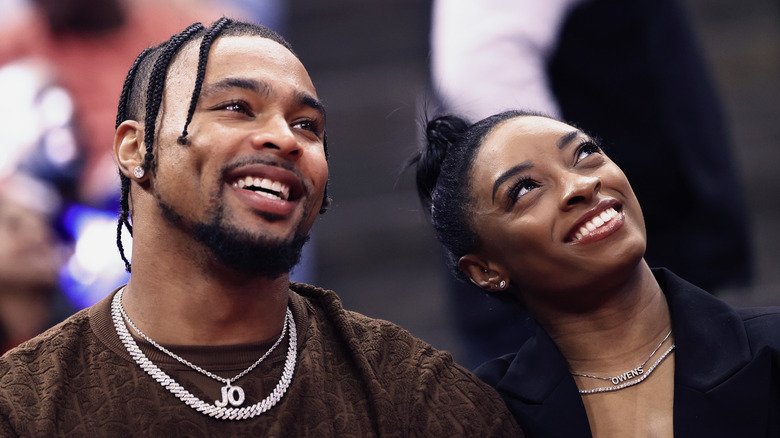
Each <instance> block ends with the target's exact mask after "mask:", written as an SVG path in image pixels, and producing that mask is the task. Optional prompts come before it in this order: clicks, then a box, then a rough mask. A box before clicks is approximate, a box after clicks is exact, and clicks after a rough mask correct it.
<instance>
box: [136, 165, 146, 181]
mask: <svg viewBox="0 0 780 438" xmlns="http://www.w3.org/2000/svg"><path fill="white" fill-rule="evenodd" d="M145 174H146V171H145V170H144V168H143V167H141V166H135V169H133V176H135V177H136V178H138V179H141V178H143V177H144V175H145Z"/></svg>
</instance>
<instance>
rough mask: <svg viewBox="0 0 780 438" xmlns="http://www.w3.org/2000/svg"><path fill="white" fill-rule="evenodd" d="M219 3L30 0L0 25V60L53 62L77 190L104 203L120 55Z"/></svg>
mask: <svg viewBox="0 0 780 438" xmlns="http://www.w3.org/2000/svg"><path fill="white" fill-rule="evenodd" d="M226 9H227V7H226V6H220V7H219V8H217V7H216V6H214V5H213V4H212V3H208V4H206V3H201V2H182V1H175V0H154V1H152V0H30V1H29V7H28V8H27V9H24V10H22V11H21V12H19V13H17V18H16V19H15V20H14V22H13V23H6V24H5V27H4V29H3V30H2V31H0V65H2V64H5V63H8V62H10V61H13V60H18V59H21V58H38V59H40V60H42V61H45V62H47V63H49V64H51V66H52V67H53V70H54V72H55V74H56V77H57V81H58V82H59V83H60V84H61V85H62V86H63V87H64V88H65V89H66V90H68V92H69V93H71V95H72V96H73V101H74V105H75V113H76V119H77V132H78V144H79V147H80V148H81V149H82V150H83V157H84V164H83V170H82V174H81V175H80V177H79V182H78V193H77V194H78V197H79V199H80V200H81V201H82V202H84V203H85V204H88V205H91V206H96V207H104V206H107V205H110V206H111V208H114V206H115V205H116V203H117V200H118V192H117V190H116V187H117V185H118V177H117V175H116V167H115V165H114V162H113V159H112V157H111V143H112V141H113V137H114V131H113V129H111V127H112V126H113V125H112V122H113V119H114V117H115V115H116V108H115V104H116V99H117V98H118V96H119V93H120V92H121V91H122V88H121V86H122V80H124V76H125V72H126V71H127V68H128V67H129V65H128V62H129V61H128V60H132V59H133V57H134V56H135V55H136V54H137V53H138V52H139V51H141V50H142V49H143V48H145V47H147V46H148V45H149V44H150V43H151V42H152V41H159V40H161V39H164V38H167V37H168V35H170V34H171V33H174V32H176V31H178V30H179V29H181V28H182V27H184V26H186V25H187V24H189V23H191V22H193V21H198V20H204V21H212V20H213V19H215V18H216V17H219V16H221V15H222V12H224V10H226Z"/></svg>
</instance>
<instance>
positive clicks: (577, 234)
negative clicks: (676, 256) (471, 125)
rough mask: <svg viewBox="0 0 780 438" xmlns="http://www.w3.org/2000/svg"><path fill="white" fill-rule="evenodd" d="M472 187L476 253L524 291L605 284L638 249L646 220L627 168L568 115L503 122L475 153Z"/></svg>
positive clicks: (547, 293)
mask: <svg viewBox="0 0 780 438" xmlns="http://www.w3.org/2000/svg"><path fill="white" fill-rule="evenodd" d="M471 195H472V198H473V199H475V202H474V204H475V205H474V208H473V210H472V216H471V223H472V226H473V227H474V230H476V232H477V234H478V235H479V237H480V242H481V246H480V249H479V251H478V253H477V256H478V257H480V258H481V259H482V260H485V261H487V262H488V263H489V266H488V267H489V268H491V269H496V270H498V271H499V272H500V273H501V274H502V275H503V276H505V277H504V278H506V279H508V280H510V282H511V284H512V285H514V286H516V287H517V289H518V290H519V291H521V293H522V294H523V296H524V298H525V299H528V298H529V297H528V295H529V294H530V295H531V297H530V298H533V296H537V297H538V298H539V299H555V298H556V297H558V298H564V299H569V298H571V297H572V296H573V295H572V293H577V292H578V291H581V292H587V291H590V290H593V289H594V288H595V289H599V288H603V287H611V286H613V285H614V284H617V283H615V281H619V279H620V278H623V277H622V275H620V274H621V273H623V274H626V273H629V272H632V271H633V270H634V268H635V267H636V265H637V264H638V263H639V261H640V260H641V259H642V257H643V255H644V252H645V237H646V236H645V227H644V219H643V218H642V212H641V210H640V207H639V203H638V202H637V199H636V196H635V195H634V192H633V190H632V189H631V186H630V185H629V183H628V180H627V179H626V176H625V175H624V174H623V172H622V171H621V170H620V168H619V167H618V166H617V165H616V164H615V163H613V162H612V161H611V160H610V159H609V158H608V157H607V156H606V155H604V153H603V152H602V151H601V149H600V148H599V147H598V146H597V145H596V143H595V142H594V141H593V139H591V138H590V137H588V136H587V135H586V134H584V133H582V132H580V131H578V130H577V129H576V128H573V127H571V126H569V125H567V124H565V123H562V122H558V121H556V120H552V119H548V118H544V117H536V116H522V117H518V118H514V119H510V120H507V121H505V122H503V123H501V124H499V125H498V126H497V127H496V128H494V130H493V131H492V132H491V133H490V134H488V136H486V138H485V140H484V142H483V144H482V147H481V148H480V150H479V151H478V153H477V156H476V158H475V161H474V165H473V168H472V174H471ZM545 297H546V298H545Z"/></svg>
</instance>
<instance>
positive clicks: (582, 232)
mask: <svg viewBox="0 0 780 438" xmlns="http://www.w3.org/2000/svg"><path fill="white" fill-rule="evenodd" d="M617 215H618V212H617V210H615V209H614V208H612V207H610V208H608V209H606V210H604V211H602V212H601V214H600V215H598V216H595V217H594V218H593V219H591V220H589V221H588V222H587V223H585V225H583V226H581V227H580V229H579V231H577V232H576V233H574V237H575V240H580V239H582V238H583V237H585V236H587V235H588V234H590V233H591V232H593V231H595V230H596V229H597V228H599V227H600V226H602V225H604V224H605V223H607V222H609V221H610V220H612V219H613V218H615V217H617Z"/></svg>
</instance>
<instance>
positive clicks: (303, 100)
mask: <svg viewBox="0 0 780 438" xmlns="http://www.w3.org/2000/svg"><path fill="white" fill-rule="evenodd" d="M296 100H297V101H298V104H299V105H302V106H307V107H309V108H312V109H314V110H315V111H317V112H318V113H320V117H321V118H322V120H323V121H324V120H325V106H324V105H323V104H322V102H320V101H319V100H318V99H317V98H316V97H314V96H312V95H311V94H309V93H306V92H304V91H299V92H298V93H297V96H296Z"/></svg>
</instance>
